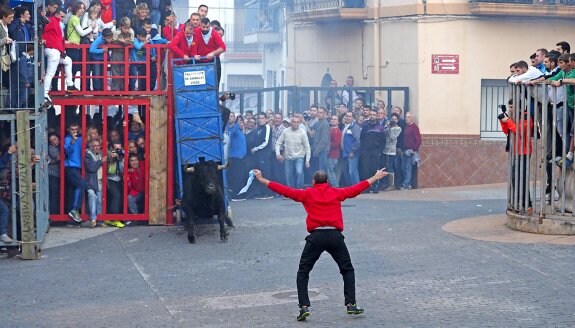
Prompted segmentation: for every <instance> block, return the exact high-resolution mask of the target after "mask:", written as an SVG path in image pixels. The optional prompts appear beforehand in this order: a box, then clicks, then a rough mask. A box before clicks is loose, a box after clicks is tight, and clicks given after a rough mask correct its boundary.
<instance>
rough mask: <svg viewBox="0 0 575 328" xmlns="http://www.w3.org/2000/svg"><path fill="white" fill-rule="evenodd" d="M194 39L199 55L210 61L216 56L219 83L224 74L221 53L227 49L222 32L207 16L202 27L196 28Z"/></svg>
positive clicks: (202, 21) (203, 19)
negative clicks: (215, 27) (211, 23)
mask: <svg viewBox="0 0 575 328" xmlns="http://www.w3.org/2000/svg"><path fill="white" fill-rule="evenodd" d="M194 39H195V40H196V43H197V44H198V55H200V56H202V57H206V58H207V60H208V61H210V62H211V61H212V60H213V59H214V57H216V74H217V78H218V80H217V83H218V85H219V82H220V77H221V74H222V65H221V62H220V54H222V53H224V52H225V51H226V44H225V43H224V40H222V37H221V36H220V34H219V33H218V32H216V30H214V29H213V28H212V26H211V25H210V19H209V18H207V17H204V18H202V20H201V22H200V28H199V29H195V30H194Z"/></svg>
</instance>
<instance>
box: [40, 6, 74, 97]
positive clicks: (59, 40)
mask: <svg viewBox="0 0 575 328" xmlns="http://www.w3.org/2000/svg"><path fill="white" fill-rule="evenodd" d="M64 16H66V11H65V10H64V9H63V8H61V7H60V8H58V9H57V10H56V13H55V14H54V16H52V17H49V18H48V20H49V21H50V22H49V23H48V24H46V26H45V27H44V33H43V34H42V38H43V40H44V44H45V47H46V48H45V49H44V53H45V54H46V75H45V76H44V103H46V104H52V99H51V98H50V96H49V95H48V93H49V92H50V88H51V87H52V79H53V78H54V75H55V74H56V70H57V69H58V65H59V64H62V65H64V73H65V78H66V86H67V90H66V91H67V92H74V91H78V89H76V87H75V86H74V82H73V81H72V76H73V75H72V59H71V58H70V57H68V56H66V52H65V50H64V35H63V33H62V28H61V27H60V22H61V21H62V19H63V18H64Z"/></svg>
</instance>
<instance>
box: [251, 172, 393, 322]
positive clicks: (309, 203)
mask: <svg viewBox="0 0 575 328" xmlns="http://www.w3.org/2000/svg"><path fill="white" fill-rule="evenodd" d="M253 171H254V175H255V177H256V179H258V181H259V182H261V183H262V184H264V185H265V186H267V187H268V188H270V189H271V190H273V191H275V192H277V193H278V194H280V195H283V196H285V197H288V198H291V199H293V200H295V201H296V202H301V203H302V204H303V207H304V208H305V211H306V212H307V217H306V225H307V231H308V232H309V233H310V234H309V235H308V236H307V237H306V238H305V240H306V244H305V247H304V249H303V252H302V254H301V258H300V261H299V269H298V272H297V293H298V301H299V307H300V311H299V315H298V316H297V320H298V321H303V320H305V319H306V318H307V317H308V316H309V315H310V312H309V306H310V300H309V296H308V290H307V285H308V281H309V273H310V271H311V269H312V268H313V266H314V264H315V262H316V261H317V260H318V259H319V257H320V255H321V254H322V253H323V252H324V251H327V252H328V253H329V254H330V255H331V256H332V257H333V259H334V260H335V262H336V263H337V265H338V267H339V272H340V273H341V275H342V277H343V294H344V297H345V305H346V307H347V313H348V314H361V313H363V309H362V308H360V307H358V306H357V305H356V302H355V272H354V269H353V265H352V264H351V257H350V255H349V252H348V250H347V246H346V245H345V241H344V237H343V235H342V233H341V232H342V231H343V216H342V213H341V202H343V201H344V200H346V199H347V198H353V197H355V196H357V195H359V194H360V193H361V192H362V191H364V190H365V189H367V188H368V187H369V186H371V185H372V184H374V183H375V182H376V181H377V180H379V179H381V178H383V177H385V176H386V175H387V172H385V169H380V170H377V171H376V172H375V175H374V176H372V177H371V178H369V179H367V180H364V181H360V182H359V183H358V184H355V185H353V186H351V187H347V188H332V187H331V186H330V185H329V184H328V183H327V174H326V173H325V172H324V171H317V172H315V173H314V175H313V181H312V187H311V188H307V189H294V188H290V187H286V186H284V185H281V184H279V183H277V182H273V181H270V180H268V179H266V178H264V177H263V176H262V173H261V172H260V171H259V170H253Z"/></svg>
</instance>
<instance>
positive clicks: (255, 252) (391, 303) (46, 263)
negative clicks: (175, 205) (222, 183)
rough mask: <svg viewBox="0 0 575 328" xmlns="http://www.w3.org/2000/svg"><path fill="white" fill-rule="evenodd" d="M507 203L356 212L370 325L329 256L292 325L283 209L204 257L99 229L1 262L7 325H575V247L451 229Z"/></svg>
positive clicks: (442, 200) (296, 235)
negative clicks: (351, 307) (307, 305)
mask: <svg viewBox="0 0 575 328" xmlns="http://www.w3.org/2000/svg"><path fill="white" fill-rule="evenodd" d="M504 198H505V194H504V187H502V186H501V185H497V186H485V187H480V188H478V187H474V188H459V189H457V188H451V189H431V190H411V191H401V192H399V191H398V192H386V193H380V194H377V195H371V194H370V195H361V196H360V197H359V198H357V199H353V200H349V201H347V202H346V203H345V207H344V217H345V222H346V227H345V231H344V234H345V236H346V241H347V244H348V247H349V249H350V252H351V256H352V260H353V263H354V266H355V269H356V280H357V298H358V303H359V305H360V306H362V307H364V308H365V309H366V313H365V314H364V315H361V316H355V317H350V316H348V315H346V314H345V312H344V309H345V308H344V306H343V290H342V280H341V276H340V274H339V271H338V269H337V266H336V265H335V263H334V262H333V261H332V259H331V258H330V257H329V255H328V254H324V256H322V258H321V259H320V261H318V263H317V264H316V266H315V268H314V270H313V271H312V273H311V279H310V288H311V290H312V293H311V296H312V307H311V311H312V315H311V316H310V317H309V318H308V320H307V321H306V322H296V321H295V316H296V313H297V294H296V293H295V277H296V271H297V265H298V260H299V255H300V253H301V250H302V247H303V245H304V238H305V236H306V231H305V223H304V210H303V208H302V207H301V205H299V204H297V203H295V202H293V201H288V200H282V199H281V198H279V199H273V200H250V201H245V202H239V203H233V204H232V205H233V216H234V221H235V224H236V226H237V227H236V228H235V229H234V230H232V231H231V234H230V239H229V242H228V243H221V242H220V241H219V238H218V235H217V229H216V225H213V224H210V225H203V226H201V227H200V232H202V234H201V235H200V236H199V238H198V242H197V244H195V245H190V244H188V242H187V239H186V236H185V234H183V230H182V228H181V227H147V226H136V227H128V228H125V229H110V228H97V229H100V230H98V231H99V232H106V233H103V234H100V235H94V236H93V237H91V238H87V239H82V238H79V241H76V242H70V243H68V244H65V245H61V246H57V247H50V248H47V249H44V251H43V258H42V259H41V260H37V261H22V260H19V259H6V258H3V257H0V272H1V273H2V283H1V284H0V286H1V288H0V292H1V294H0V295H2V299H3V303H4V304H3V306H2V309H1V310H0V326H1V327H10V328H11V327H58V328H62V327H155V328H156V327H158V328H159V327H574V326H575V306H573V304H574V303H575V288H574V287H573V286H574V282H575V275H574V272H575V248H574V246H572V245H556V244H550V243H546V242H536V243H535V242H529V240H530V239H529V238H530V235H529V234H522V235H521V236H524V238H520V239H523V240H522V242H521V243H520V242H512V243H510V242H495V241H485V240H476V239H471V238H466V237H462V236H458V235H454V234H452V233H449V232H447V231H445V230H444V229H443V227H444V225H446V224H447V223H449V222H453V221H454V220H458V219H464V218H471V217H475V218H477V220H482V218H483V217H485V218H489V217H491V216H493V215H496V214H502V213H503V211H504V208H505V200H504ZM464 222H466V221H464ZM86 229H87V228H86ZM80 230H81V229H73V228H70V229H68V230H66V229H64V230H63V231H64V233H66V231H68V232H69V234H70V235H73V234H81V233H82V231H80ZM92 230H94V229H92ZM471 230H473V229H471ZM57 231H58V234H60V236H61V233H62V228H60V229H59V230H57ZM50 234H53V235H54V236H56V235H57V234H56V230H55V231H51V232H50ZM50 234H49V235H50ZM49 238H50V237H49ZM54 238H55V237H54ZM70 239H72V241H73V239H74V238H72V237H71V238H70Z"/></svg>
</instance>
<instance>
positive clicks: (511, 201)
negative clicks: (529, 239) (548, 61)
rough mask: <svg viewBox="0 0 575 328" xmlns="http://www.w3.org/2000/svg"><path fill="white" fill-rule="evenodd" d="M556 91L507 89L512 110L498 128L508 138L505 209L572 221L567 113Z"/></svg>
mask: <svg viewBox="0 0 575 328" xmlns="http://www.w3.org/2000/svg"><path fill="white" fill-rule="evenodd" d="M562 88H564V86H560V87H555V86H551V85H550V84H539V85H522V84H517V85H510V87H509V94H510V99H511V102H512V105H511V106H508V111H507V115H503V116H508V117H509V122H507V123H503V124H502V127H504V128H503V131H504V132H506V133H508V135H509V167H508V170H509V181H508V199H507V202H508V206H507V208H508V211H510V212H512V213H517V214H522V215H528V216H529V215H533V216H535V217H539V218H540V219H542V218H545V217H561V218H564V219H573V218H575V213H573V209H574V208H575V198H574V197H573V195H574V194H575V185H574V183H573V182H574V179H575V175H574V173H573V172H574V171H573V167H572V165H573V164H572V160H571V159H569V157H568V156H567V153H568V152H569V147H570V138H573V136H570V133H569V131H570V129H571V125H572V124H573V117H572V113H573V109H571V108H569V109H568V108H567V102H566V101H565V99H564V95H563V93H562V92H563V90H562ZM503 116H500V117H503ZM503 120H507V118H504V119H503ZM571 142H572V141H571ZM540 222H541V221H540Z"/></svg>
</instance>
